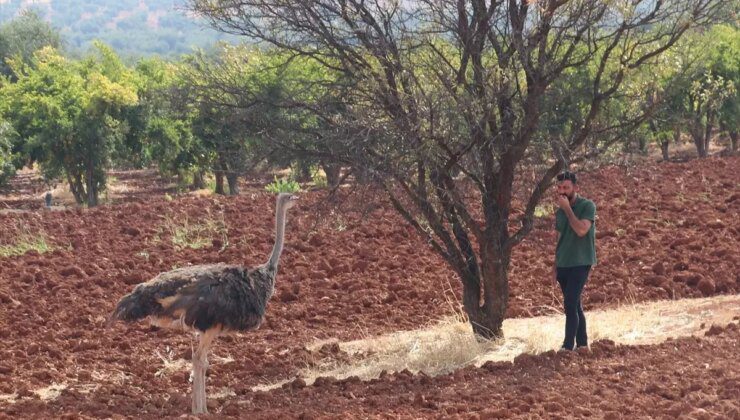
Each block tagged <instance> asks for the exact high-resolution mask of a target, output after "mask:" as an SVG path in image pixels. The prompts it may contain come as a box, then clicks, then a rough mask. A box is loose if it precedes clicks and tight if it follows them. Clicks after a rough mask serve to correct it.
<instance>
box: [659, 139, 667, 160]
mask: <svg viewBox="0 0 740 420" xmlns="http://www.w3.org/2000/svg"><path fill="white" fill-rule="evenodd" d="M660 151H661V152H662V153H663V160H665V161H667V160H668V158H669V157H668V140H663V141H661V142H660Z"/></svg>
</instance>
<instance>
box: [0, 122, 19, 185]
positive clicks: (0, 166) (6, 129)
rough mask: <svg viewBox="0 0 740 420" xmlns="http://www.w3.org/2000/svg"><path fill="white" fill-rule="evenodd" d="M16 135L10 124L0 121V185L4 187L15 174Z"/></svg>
mask: <svg viewBox="0 0 740 420" xmlns="http://www.w3.org/2000/svg"><path fill="white" fill-rule="evenodd" d="M16 137H17V134H16V133H15V130H13V127H12V126H11V125H10V123H8V122H6V121H3V120H2V119H0V185H5V184H6V183H7V182H8V180H9V179H10V178H11V177H12V176H13V175H14V174H15V170H16V160H17V159H16V157H15V155H14V153H13V145H14V143H15V141H14V140H15V138H16Z"/></svg>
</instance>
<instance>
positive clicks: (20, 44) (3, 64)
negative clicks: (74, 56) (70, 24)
mask: <svg viewBox="0 0 740 420" xmlns="http://www.w3.org/2000/svg"><path fill="white" fill-rule="evenodd" d="M47 46H48V47H53V48H56V49H59V48H60V47H61V46H62V39H61V36H60V35H59V31H57V30H56V29H54V28H52V27H51V26H50V25H49V24H48V23H46V22H45V21H44V20H42V19H41V18H40V17H39V15H38V14H36V13H35V12H33V11H24V12H22V13H21V15H20V16H19V17H17V18H15V19H13V20H11V21H9V22H7V23H5V24H3V25H0V74H2V75H5V76H9V77H11V78H12V77H14V74H13V71H12V69H11V68H10V65H9V64H8V60H9V59H12V58H15V59H19V60H21V61H22V62H24V63H28V62H30V61H31V59H32V58H33V53H34V52H36V51H37V50H39V49H41V48H43V47H47Z"/></svg>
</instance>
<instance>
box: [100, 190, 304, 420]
mask: <svg viewBox="0 0 740 420" xmlns="http://www.w3.org/2000/svg"><path fill="white" fill-rule="evenodd" d="M297 199H298V197H296V196H294V195H291V194H287V193H283V194H280V195H278V197H277V204H276V210H275V213H276V217H275V219H276V220H275V245H274V246H273V249H272V254H271V255H270V259H269V260H268V261H267V262H266V263H265V264H262V265H259V266H257V267H253V268H247V267H243V266H240V265H227V264H208V265H198V266H192V267H184V268H178V269H175V270H172V271H168V272H165V273H160V274H159V275H157V276H156V277H154V278H153V279H151V280H149V281H147V282H146V283H142V284H139V285H137V286H136V287H135V288H134V290H133V291H132V292H131V293H129V294H127V295H126V296H124V297H123V298H121V300H120V301H119V302H118V304H117V305H116V309H115V310H114V311H113V313H112V314H111V316H110V319H109V325H110V324H112V323H113V322H115V321H116V320H122V321H127V322H132V321H136V320H139V319H142V318H146V317H149V318H150V320H151V322H152V324H154V325H157V326H160V327H164V328H183V329H185V330H190V331H194V332H196V333H197V335H198V336H199V341H198V347H197V349H196V350H195V351H194V352H193V360H192V363H193V366H192V369H193V371H192V372H193V389H192V409H193V414H201V413H207V412H208V407H207V406H206V369H207V368H208V357H207V356H208V350H209V349H210V347H211V345H212V344H213V341H214V339H215V338H216V337H218V336H219V335H220V334H224V333H228V332H231V331H247V330H254V329H257V328H258V327H259V325H260V324H261V323H262V320H263V319H264V315H265V308H266V306H267V301H268V300H269V299H270V297H271V296H272V294H273V292H274V291H275V276H276V274H277V271H278V259H279V258H280V253H281V252H282V250H283V239H284V236H285V217H286V213H287V211H288V209H289V208H291V207H292V206H293V205H294V204H295V202H296V200H297Z"/></svg>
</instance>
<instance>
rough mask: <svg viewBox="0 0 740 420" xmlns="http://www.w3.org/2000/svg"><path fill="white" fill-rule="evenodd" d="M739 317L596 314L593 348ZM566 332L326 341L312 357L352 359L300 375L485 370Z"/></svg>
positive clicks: (437, 329)
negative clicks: (322, 352) (331, 350)
mask: <svg viewBox="0 0 740 420" xmlns="http://www.w3.org/2000/svg"><path fill="white" fill-rule="evenodd" d="M738 313H740V295H734V296H719V297H714V298H705V299H684V300H678V301H660V302H648V303H642V304H633V305H623V306H620V307H617V308H613V309H605V310H598V311H588V312H587V316H588V322H589V327H588V328H589V335H590V339H591V341H595V340H601V339H610V340H612V341H614V342H616V343H619V344H654V343H660V342H662V341H665V339H667V338H668V337H681V336H689V335H693V334H700V333H702V332H703V331H705V330H706V329H707V328H708V327H709V326H711V325H712V324H719V325H725V324H728V323H730V322H732V319H733V317H734V316H737V314H738ZM564 325H565V320H564V317H563V315H562V314H555V315H551V316H541V317H535V318H519V319H508V320H506V321H505V322H504V326H503V328H504V336H505V338H504V339H502V340H497V341H488V342H478V341H476V339H475V337H474V336H473V334H472V332H471V330H470V326H469V325H468V324H467V322H465V321H464V320H463V319H461V317H460V316H459V315H457V316H452V317H448V318H446V319H443V320H442V321H440V322H438V323H436V324H434V325H431V326H429V327H426V328H422V329H419V330H413V331H401V332H395V333H392V334H387V335H383V336H379V337H368V338H365V339H362V340H355V341H348V342H337V341H336V340H333V341H332V340H325V341H321V342H316V343H313V344H311V345H309V346H307V348H308V350H310V351H314V352H315V351H318V350H319V349H321V348H322V346H324V345H326V344H331V343H337V344H338V346H339V349H340V352H342V353H344V355H343V356H344V357H342V358H334V357H326V358H324V359H323V360H320V361H319V363H318V364H316V365H315V366H313V367H308V368H305V369H302V370H301V371H300V372H298V374H297V375H296V376H297V377H300V378H303V380H305V381H306V383H307V384H311V383H313V382H314V381H315V380H316V378H318V377H321V376H329V377H334V378H337V379H343V378H348V377H350V376H358V377H359V378H361V379H363V380H367V379H372V378H377V377H378V376H379V375H380V373H381V372H383V371H386V372H397V371H401V370H404V369H408V370H409V371H411V372H414V373H416V372H424V373H426V374H428V375H432V376H434V375H440V374H445V373H448V372H451V371H454V370H456V369H459V368H461V367H464V366H467V365H476V366H480V365H482V364H483V363H485V362H487V361H489V360H490V361H511V360H513V359H514V358H515V357H516V356H518V355H520V354H522V353H530V354H539V353H542V352H545V351H548V350H556V349H558V348H559V347H560V345H561V343H562V339H563V335H562V334H563V329H564ZM338 359H344V360H349V361H341V360H338ZM291 379H292V378H291ZM285 382H288V380H286V381H282V382H279V383H273V384H265V385H260V386H258V387H255V388H254V389H255V390H268V389H272V388H276V387H279V386H281V385H282V384H284V383H285Z"/></svg>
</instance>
